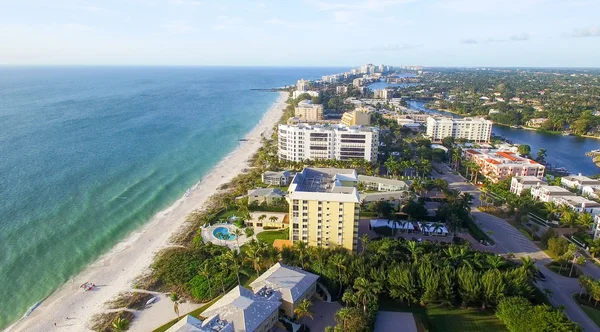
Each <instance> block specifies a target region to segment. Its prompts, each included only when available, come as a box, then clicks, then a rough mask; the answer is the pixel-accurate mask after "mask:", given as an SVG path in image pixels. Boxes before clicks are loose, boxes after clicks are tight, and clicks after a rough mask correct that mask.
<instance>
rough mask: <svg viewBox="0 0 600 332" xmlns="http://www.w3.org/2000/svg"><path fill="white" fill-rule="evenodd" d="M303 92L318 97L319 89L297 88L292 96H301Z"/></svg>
mask: <svg viewBox="0 0 600 332" xmlns="http://www.w3.org/2000/svg"><path fill="white" fill-rule="evenodd" d="M303 94H307V95H309V96H311V97H318V96H319V95H320V94H319V91H313V90H296V91H293V92H292V98H294V99H296V98H298V97H300V96H301V95H303Z"/></svg>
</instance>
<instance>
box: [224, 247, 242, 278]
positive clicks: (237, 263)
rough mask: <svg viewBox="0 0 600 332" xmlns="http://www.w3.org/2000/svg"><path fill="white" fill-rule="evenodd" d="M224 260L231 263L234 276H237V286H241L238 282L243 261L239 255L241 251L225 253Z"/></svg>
mask: <svg viewBox="0 0 600 332" xmlns="http://www.w3.org/2000/svg"><path fill="white" fill-rule="evenodd" d="M225 260H226V261H228V262H229V263H231V266H232V267H233V269H234V272H235V275H236V276H237V280H238V285H239V286H241V285H242V283H241V281H240V270H241V268H242V262H243V261H244V256H243V254H242V253H241V251H237V250H229V251H227V252H226V253H225Z"/></svg>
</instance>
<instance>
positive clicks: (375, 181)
mask: <svg viewBox="0 0 600 332" xmlns="http://www.w3.org/2000/svg"><path fill="white" fill-rule="evenodd" d="M358 183H362V184H363V185H364V186H365V189H367V190H377V191H402V190H408V187H409V185H408V184H407V183H406V182H404V181H400V180H395V179H386V178H380V177H377V176H368V175H359V176H358Z"/></svg>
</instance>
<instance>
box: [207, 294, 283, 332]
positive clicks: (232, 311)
mask: <svg viewBox="0 0 600 332" xmlns="http://www.w3.org/2000/svg"><path fill="white" fill-rule="evenodd" d="M280 307H281V293H280V292H276V291H273V290H270V289H266V288H264V289H260V290H258V291H257V292H252V291H251V290H249V289H247V288H244V287H242V286H237V287H235V288H234V289H232V290H231V291H229V293H227V294H225V295H223V297H222V298H220V299H219V300H218V301H217V302H215V303H214V304H213V305H211V306H210V307H208V309H206V310H204V312H202V315H203V316H206V317H208V319H207V321H213V322H215V323H217V322H218V323H219V324H220V325H218V326H219V329H217V330H215V331H228V332H229V331H231V332H253V331H271V330H273V329H274V327H275V324H277V323H278V322H279V308H280ZM225 328H227V329H225Z"/></svg>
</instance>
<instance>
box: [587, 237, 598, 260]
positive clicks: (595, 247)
mask: <svg viewBox="0 0 600 332" xmlns="http://www.w3.org/2000/svg"><path fill="white" fill-rule="evenodd" d="M589 250H590V254H591V255H592V257H596V255H598V254H600V238H598V239H595V240H594V241H593V242H592V244H591V245H590V249H589Z"/></svg>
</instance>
